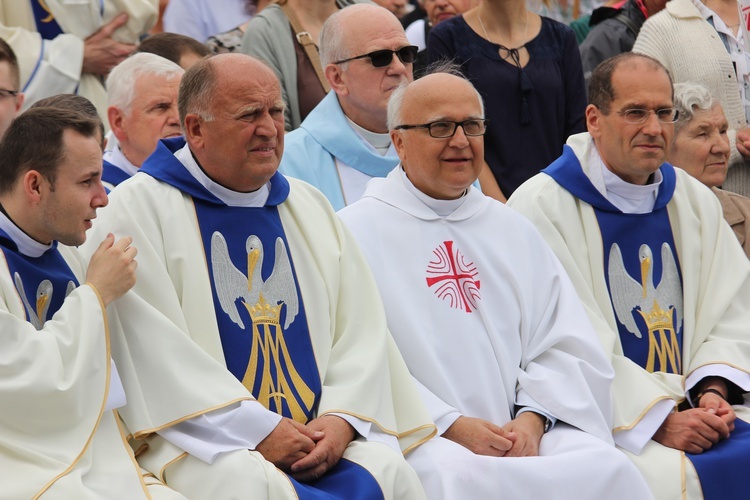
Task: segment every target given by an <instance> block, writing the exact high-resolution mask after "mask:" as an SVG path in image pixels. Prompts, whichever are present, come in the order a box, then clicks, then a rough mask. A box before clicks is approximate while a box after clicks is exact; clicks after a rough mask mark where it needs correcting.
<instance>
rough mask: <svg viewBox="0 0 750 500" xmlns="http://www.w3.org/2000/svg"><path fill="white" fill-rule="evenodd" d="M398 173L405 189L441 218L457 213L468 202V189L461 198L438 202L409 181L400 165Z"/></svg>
mask: <svg viewBox="0 0 750 500" xmlns="http://www.w3.org/2000/svg"><path fill="white" fill-rule="evenodd" d="M398 172H399V175H400V176H401V179H402V180H403V182H404V187H405V188H406V189H407V190H408V191H409V192H410V193H411V194H413V195H414V196H416V197H417V199H418V200H419V201H421V202H422V203H424V204H425V205H427V206H428V207H430V209H431V210H432V211H433V212H435V213H436V214H438V215H439V216H440V217H448V216H449V215H450V214H452V213H453V212H455V211H456V210H457V209H458V207H460V206H461V205H463V203H464V202H465V201H466V193H468V192H469V190H468V189H467V190H466V191H464V193H463V194H462V195H461V197H460V198H456V199H455V200H438V199H436V198H433V197H432V196H428V195H426V194H424V193H423V192H422V191H420V190H419V188H417V187H416V186H415V185H414V184H413V183H412V182H411V180H409V177H408V176H407V175H406V172H404V167H403V166H401V164H400V163H399V165H398Z"/></svg>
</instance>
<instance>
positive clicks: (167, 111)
mask: <svg viewBox="0 0 750 500" xmlns="http://www.w3.org/2000/svg"><path fill="white" fill-rule="evenodd" d="M183 73H184V70H183V69H182V68H180V67H179V66H178V65H176V64H175V63H173V62H172V61H168V60H167V59H164V58H163V57H159V56H157V55H154V54H149V53H138V54H134V55H132V56H130V57H128V58H127V59H125V60H124V61H123V62H121V63H120V64H118V65H117V66H116V67H115V69H113V70H112V72H111V73H110V74H109V78H107V96H108V98H109V107H108V108H107V116H108V118H109V127H110V130H111V133H110V134H109V136H108V141H107V151H105V153H104V173H103V174H102V179H103V180H104V185H105V186H107V188H108V189H113V188H114V187H115V186H117V185H118V184H119V183H120V182H122V181H124V180H125V179H128V178H130V177H131V176H132V175H133V174H135V173H136V172H137V171H138V168H139V167H140V166H141V165H142V164H143V162H144V161H145V160H146V158H148V157H149V155H150V154H151V153H153V152H154V149H156V144H157V143H158V142H159V139H166V138H167V137H176V136H179V135H181V134H182V131H181V130H180V120H179V115H178V113H177V89H178V88H179V86H180V78H182V74H183Z"/></svg>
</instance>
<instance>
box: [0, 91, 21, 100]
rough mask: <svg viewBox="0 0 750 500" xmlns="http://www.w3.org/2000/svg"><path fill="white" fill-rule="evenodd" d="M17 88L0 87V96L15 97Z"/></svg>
mask: <svg viewBox="0 0 750 500" xmlns="http://www.w3.org/2000/svg"><path fill="white" fill-rule="evenodd" d="M19 93H20V92H18V91H17V90H8V89H0V98H4V97H15V96H17V95H18V94H19Z"/></svg>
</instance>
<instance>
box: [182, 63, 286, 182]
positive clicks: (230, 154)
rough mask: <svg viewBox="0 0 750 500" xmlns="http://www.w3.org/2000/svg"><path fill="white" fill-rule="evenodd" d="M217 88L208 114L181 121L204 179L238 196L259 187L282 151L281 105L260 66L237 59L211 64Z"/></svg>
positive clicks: (271, 76) (267, 70)
mask: <svg viewBox="0 0 750 500" xmlns="http://www.w3.org/2000/svg"><path fill="white" fill-rule="evenodd" d="M211 61H212V62H211V64H214V65H215V69H216V79H217V83H218V88H220V89H221V91H220V92H217V93H216V95H215V96H214V97H213V99H212V102H211V106H210V109H209V113H210V114H211V116H212V119H211V120H205V119H203V118H201V117H199V116H197V115H195V114H188V115H187V116H186V117H185V130H186V138H187V140H188V142H189V144H190V148H191V150H192V151H193V153H194V154H195V156H196V158H197V159H198V162H199V163H200V165H201V167H202V168H203V169H204V171H205V172H206V174H207V175H208V176H209V177H211V179H213V180H214V181H216V182H218V183H219V184H221V185H222V186H224V187H226V188H228V189H232V190H234V191H239V192H251V191H255V190H257V189H259V188H260V187H262V186H263V185H264V184H265V183H266V182H268V180H269V179H270V178H271V176H273V174H274V173H275V172H276V169H277V168H278V167H279V162H280V161H281V154H282V152H283V150H284V101H283V100H282V98H281V87H280V86H279V80H278V79H277V78H276V75H275V74H274V73H273V71H272V70H271V69H270V68H268V66H266V65H265V64H263V63H261V62H260V61H257V60H255V59H252V58H250V57H248V56H245V55H242V54H225V55H221V56H216V57H214V58H212V59H211Z"/></svg>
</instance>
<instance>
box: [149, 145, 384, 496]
mask: <svg viewBox="0 0 750 500" xmlns="http://www.w3.org/2000/svg"><path fill="white" fill-rule="evenodd" d="M184 144H185V140H184V139H183V138H181V137H177V138H173V139H165V140H162V141H160V142H159V144H158V145H157V148H156V151H155V152H154V154H152V155H151V156H150V157H149V158H148V159H147V160H146V162H145V163H144V164H143V166H142V167H141V171H142V172H145V173H147V174H149V175H151V176H152V177H154V178H156V179H158V180H160V181H163V182H166V183H167V184H170V185H171V186H174V187H175V188H177V189H179V190H180V191H182V192H184V193H186V194H188V195H190V196H191V197H192V198H193V202H194V204H195V210H196V214H197V218H198V225H199V230H200V234H201V237H202V239H203V246H204V251H205V255H206V263H207V264H208V272H209V278H210V281H211V284H212V295H213V300H214V309H215V311H216V318H217V322H218V327H219V332H220V337H221V343H222V348H223V350H224V357H225V360H226V363H227V368H228V369H229V370H230V371H231V372H232V374H234V376H235V377H237V379H238V380H240V381H242V383H243V384H244V385H245V387H247V388H248V390H250V391H251V392H252V394H253V396H255V398H256V399H258V401H260V402H261V403H262V404H264V405H265V406H266V407H267V408H268V409H269V410H271V411H274V412H276V413H279V414H281V415H283V416H285V417H288V418H292V419H295V420H297V421H299V422H301V423H306V422H307V421H309V420H310V419H312V418H314V416H315V412H316V410H317V406H318V402H319V400H320V394H321V381H320V374H319V371H318V368H317V364H316V361H315V356H314V351H313V348H312V341H311V339H310V332H309V329H308V324H307V319H306V315H305V307H304V304H303V301H302V296H301V294H300V292H299V285H298V283H297V275H296V272H295V270H294V263H293V260H292V255H291V252H290V251H289V244H288V241H287V238H286V234H285V232H284V226H283V223H282V221H281V217H280V216H279V212H278V205H279V204H281V203H283V202H284V201H285V200H286V198H287V197H288V196H289V191H290V187H289V182H288V181H287V180H286V179H285V178H284V176H283V175H281V174H280V173H278V172H277V173H275V174H274V176H273V177H272V178H271V181H270V183H271V189H270V194H269V196H268V200H267V201H266V205H265V206H264V207H229V206H227V205H225V204H224V203H223V202H222V201H221V200H219V199H218V198H216V197H215V196H214V195H213V194H212V193H210V192H209V191H208V190H206V189H205V188H204V187H203V186H202V185H200V183H198V181H197V180H195V178H194V177H193V176H192V175H191V174H190V173H189V172H188V171H187V169H186V168H185V167H184V166H183V165H182V163H180V161H179V160H177V158H175V156H174V152H176V151H178V150H179V149H181V148H182V147H183V146H184ZM327 313H328V312H327V311H325V314H327ZM289 479H290V481H291V482H292V485H293V486H294V488H295V490H296V492H297V494H298V496H299V497H300V498H301V499H315V500H317V499H321V500H324V499H330V500H333V499H341V500H344V499H362V500H365V499H367V500H369V499H372V500H375V499H378V500H380V499H382V498H383V495H382V492H381V489H380V486H379V485H378V483H377V481H376V480H375V478H373V477H372V475H371V474H370V473H369V472H368V471H367V470H366V469H364V468H363V467H361V466H359V465H357V464H355V463H353V462H350V461H348V460H341V461H339V463H338V464H337V465H336V467H334V468H333V469H331V470H330V471H328V472H327V473H326V474H325V475H324V476H323V477H322V478H320V479H318V480H316V481H313V482H310V483H305V484H302V483H300V482H298V481H296V480H294V479H293V478H291V477H290V478H289Z"/></svg>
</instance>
